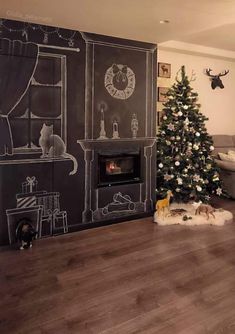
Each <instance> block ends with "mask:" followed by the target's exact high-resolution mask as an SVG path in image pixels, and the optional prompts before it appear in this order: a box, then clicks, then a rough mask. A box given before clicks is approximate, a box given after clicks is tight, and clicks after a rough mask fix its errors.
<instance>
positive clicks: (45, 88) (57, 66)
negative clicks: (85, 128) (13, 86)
mask: <svg viewBox="0 0 235 334" xmlns="http://www.w3.org/2000/svg"><path fill="white" fill-rule="evenodd" d="M66 76H67V73H66V56H65V55H62V54H52V53H44V52H39V57H38V63H37V66H36V69H35V72H34V76H33V78H32V80H31V82H30V85H29V87H28V90H27V92H26V94H25V95H24V97H23V98H22V100H21V101H20V103H19V104H18V105H17V106H16V108H15V109H14V110H13V111H12V113H11V114H10V116H9V121H10V125H11V132H12V139H13V152H14V153H21V152H33V151H35V152H36V151H40V150H41V148H40V146H39V138H40V130H41V128H42V126H43V124H44V123H45V124H46V125H52V124H53V132H54V134H57V135H59V136H60V137H61V138H62V139H63V140H64V142H65V144H66V137H67V135H66V131H67V129H66V105H67V103H66Z"/></svg>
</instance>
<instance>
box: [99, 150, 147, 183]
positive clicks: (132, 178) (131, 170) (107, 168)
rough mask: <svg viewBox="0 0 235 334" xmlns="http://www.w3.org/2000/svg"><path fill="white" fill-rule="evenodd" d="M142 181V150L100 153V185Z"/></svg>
mask: <svg viewBox="0 0 235 334" xmlns="http://www.w3.org/2000/svg"><path fill="white" fill-rule="evenodd" d="M137 182H141V173H140V151H137V152H128V153H127V152H126V153H101V154H98V187H105V186H111V185H117V184H125V183H137Z"/></svg>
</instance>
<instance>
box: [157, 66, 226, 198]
mask: <svg viewBox="0 0 235 334" xmlns="http://www.w3.org/2000/svg"><path fill="white" fill-rule="evenodd" d="M193 80H195V76H194V74H192V76H191V78H190V79H189V78H188V76H187V75H186V73H185V67H184V66H182V67H181V69H180V70H179V72H178V73H177V76H176V82H175V83H174V84H173V86H172V87H171V88H170V89H169V90H168V92H167V93H166V97H167V102H165V103H164V104H163V106H164V108H163V117H162V122H161V125H160V127H159V132H158V135H157V197H158V198H161V197H165V195H166V192H167V190H171V191H172V192H173V194H174V200H175V201H177V202H188V201H190V200H195V201H198V200H201V201H202V202H204V203H206V202H208V201H209V200H210V195H211V194H217V195H221V194H222V189H221V183H220V179H219V174H218V168H217V167H216V164H215V162H214V159H213V157H212V155H211V154H212V152H213V150H214V147H213V141H212V138H211V136H209V134H208V132H207V129H206V127H205V121H206V120H208V118H207V117H205V116H204V115H203V114H202V113H201V112H200V111H199V108H200V104H198V103H197V101H198V94H197V93H196V92H194V91H193V89H192V88H191V86H190V82H191V81H193Z"/></svg>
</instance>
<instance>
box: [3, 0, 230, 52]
mask: <svg viewBox="0 0 235 334" xmlns="http://www.w3.org/2000/svg"><path fill="white" fill-rule="evenodd" d="M0 16H1V17H3V18H9V19H14V20H20V21H31V22H35V23H40V24H45V25H52V26H60V27H65V28H71V29H77V30H80V31H87V32H95V33H99V34H104V35H109V36H116V37H122V38H128V39H134V40H140V41H147V42H153V43H157V44H158V43H161V42H166V41H168V40H175V41H181V42H187V43H194V44H199V45H203V46H209V47H214V48H219V49H224V50H230V51H235V0H118V1H117V0H7V1H6V0H0ZM163 19H167V20H169V21H170V23H169V24H160V23H159V21H160V20H163ZM233 29H234V30H233Z"/></svg>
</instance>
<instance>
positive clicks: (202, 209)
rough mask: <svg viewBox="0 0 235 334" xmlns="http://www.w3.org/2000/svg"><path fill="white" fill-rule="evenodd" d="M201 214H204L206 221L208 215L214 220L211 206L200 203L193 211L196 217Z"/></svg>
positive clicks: (213, 210)
mask: <svg viewBox="0 0 235 334" xmlns="http://www.w3.org/2000/svg"><path fill="white" fill-rule="evenodd" d="M201 212H203V213H205V214H206V217H207V220H208V219H209V218H210V215H212V217H213V218H215V215H214V213H213V212H215V209H214V208H213V207H212V206H211V205H208V204H203V203H201V204H200V205H199V206H198V207H197V209H196V211H195V215H197V214H199V215H200V213H201Z"/></svg>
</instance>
